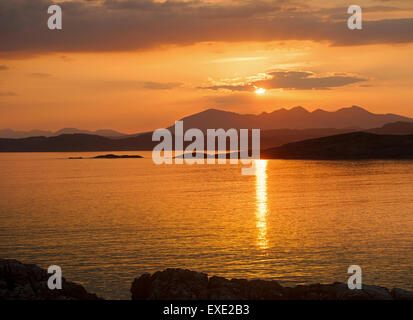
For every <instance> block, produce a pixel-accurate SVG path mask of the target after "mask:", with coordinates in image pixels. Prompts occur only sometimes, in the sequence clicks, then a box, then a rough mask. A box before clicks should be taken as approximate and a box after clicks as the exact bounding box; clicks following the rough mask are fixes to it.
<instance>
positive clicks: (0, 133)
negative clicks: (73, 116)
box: [0, 128, 126, 139]
mask: <svg viewBox="0 0 413 320" xmlns="http://www.w3.org/2000/svg"><path fill="white" fill-rule="evenodd" d="M76 133H81V134H93V135H98V136H102V137H108V138H119V137H123V136H126V135H125V134H123V133H120V132H117V131H114V130H96V131H89V130H80V129H76V128H63V129H60V130H58V131H56V132H53V131H48V130H30V131H15V130H12V129H2V130H0V138H6V139H20V138H29V137H53V136H60V135H62V134H76Z"/></svg>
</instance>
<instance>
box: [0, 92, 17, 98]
mask: <svg viewBox="0 0 413 320" xmlns="http://www.w3.org/2000/svg"><path fill="white" fill-rule="evenodd" d="M15 96H17V93H15V92H12V91H3V92H2V91H0V97H15Z"/></svg>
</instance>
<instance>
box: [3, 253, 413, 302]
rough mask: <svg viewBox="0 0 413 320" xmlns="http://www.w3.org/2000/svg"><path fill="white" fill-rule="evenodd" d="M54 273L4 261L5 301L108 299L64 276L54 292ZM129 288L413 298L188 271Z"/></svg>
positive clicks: (162, 296)
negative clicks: (50, 286)
mask: <svg viewBox="0 0 413 320" xmlns="http://www.w3.org/2000/svg"><path fill="white" fill-rule="evenodd" d="M49 276H50V274H48V273H47V271H46V270H44V269H42V268H40V267H38V266H36V265H34V264H23V263H21V262H19V261H17V260H4V259H0V300H103V299H102V298H100V297H98V296H97V295H96V294H93V293H89V292H87V291H86V289H85V288H84V287H82V286H81V285H79V284H76V283H73V282H69V281H66V279H64V278H63V279H62V289H61V290H50V289H48V287H47V280H48V278H49ZM130 292H131V298H132V300H413V292H411V291H407V290H403V289H399V288H394V289H392V290H389V289H387V288H384V287H379V286H373V285H363V287H362V289H361V290H349V289H348V287H347V285H346V284H344V283H338V282H336V283H333V284H312V285H299V286H295V287H283V286H281V285H280V284H279V283H278V282H277V281H265V280H244V279H232V280H229V279H226V278H223V277H217V276H212V277H209V276H208V275H207V274H205V273H200V272H195V271H190V270H184V269H166V270H164V271H158V272H155V273H154V274H152V275H150V274H143V275H141V276H140V277H138V278H136V279H135V280H134V281H133V283H132V286H131V289H130Z"/></svg>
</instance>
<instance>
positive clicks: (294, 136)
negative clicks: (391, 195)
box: [0, 107, 413, 152]
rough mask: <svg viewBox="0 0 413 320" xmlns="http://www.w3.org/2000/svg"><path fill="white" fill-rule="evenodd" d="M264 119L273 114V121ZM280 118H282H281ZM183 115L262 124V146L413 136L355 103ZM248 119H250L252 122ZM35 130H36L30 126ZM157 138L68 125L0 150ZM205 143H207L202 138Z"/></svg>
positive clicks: (407, 127)
mask: <svg viewBox="0 0 413 320" xmlns="http://www.w3.org/2000/svg"><path fill="white" fill-rule="evenodd" d="M283 110H284V111H283ZM287 114H288V116H287ZM320 115H321V116H320ZM310 118H311V119H314V122H315V123H313V127H312V128H311V127H310V128H307V126H309V125H310V124H309V123H308V122H307V121H309V120H308V119H310ZM269 119H273V124H271V122H270V121H269ZM280 119H283V120H284V122H283V121H281V120H280ZM327 119H329V120H330V121H331V123H329V122H328V121H327ZM182 120H183V121H184V127H185V129H189V128H199V129H201V130H204V131H205V130H206V129H213V128H215V129H219V128H223V129H225V130H228V129H229V128H238V129H240V128H246V129H248V128H260V129H262V131H261V150H265V149H270V148H276V147H280V146H283V145H285V144H290V143H294V142H298V141H303V140H309V139H317V138H322V137H328V136H337V135H342V134H349V133H354V132H357V131H364V132H368V133H371V134H375V135H413V119H411V118H407V117H403V116H398V115H394V114H373V113H371V112H368V111H367V110H364V109H362V108H360V107H351V108H345V109H340V110H337V111H335V112H327V111H322V112H321V111H319V112H317V111H314V112H308V111H306V110H304V109H302V108H299V107H297V108H293V109H290V110H285V109H281V110H277V111H274V112H272V113H262V114H260V115H241V114H237V113H233V112H227V111H221V110H215V109H208V110H205V111H203V112H200V113H197V114H194V115H192V116H189V117H185V118H183V119H182ZM248 121H251V123H249V122H248ZM370 124H371V125H376V124H378V126H377V127H376V126H372V127H369V125H370ZM317 126H318V127H317ZM324 126H325V127H324ZM334 126H336V127H334ZM277 127H282V128H277ZM366 127H367V128H368V129H367V128H366ZM169 129H170V130H171V132H172V134H174V130H173V129H174V127H173V126H171V127H169ZM34 133H41V132H38V131H34ZM372 141H373V140H372ZM158 143H159V142H157V141H155V142H154V141H152V132H145V133H139V134H132V135H123V134H122V133H119V132H116V131H112V130H99V131H94V132H90V131H86V130H78V129H70V128H68V129H62V130H59V131H57V132H54V133H52V134H51V135H50V136H48V135H44V134H43V135H41V136H39V135H36V136H33V137H27V138H18V139H16V138H7V139H6V138H0V152H47V151H51V152H52V151H53V152H60V151H66V152H81V151H122V150H125V151H131V150H152V149H153V148H154V147H155V146H156V145H157V144H158ZM190 143H191V142H190V141H189V142H185V143H184V147H186V146H187V145H188V144H190ZM204 145H205V146H206V145H207V144H206V141H205V144H204ZM228 145H229V143H228V144H227V149H226V150H229V146H228Z"/></svg>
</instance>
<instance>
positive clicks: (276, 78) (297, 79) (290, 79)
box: [200, 71, 367, 91]
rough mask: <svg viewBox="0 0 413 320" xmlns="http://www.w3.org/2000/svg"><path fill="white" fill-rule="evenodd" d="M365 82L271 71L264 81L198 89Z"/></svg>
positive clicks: (290, 87)
mask: <svg viewBox="0 0 413 320" xmlns="http://www.w3.org/2000/svg"><path fill="white" fill-rule="evenodd" d="M366 80H367V79H366V78H362V77H359V76H356V75H351V74H331V75H327V76H322V75H316V74H315V73H313V72H308V71H304V72H303V71H273V72H269V73H267V76H266V78H265V79H264V80H255V81H250V82H246V83H243V84H240V83H236V84H218V85H213V86H207V87H200V89H210V90H220V89H224V90H230V91H253V90H255V89H256V88H257V87H259V88H265V89H267V90H270V89H287V90H328V89H331V88H336V87H342V86H346V85H349V84H353V83H357V82H361V81H366Z"/></svg>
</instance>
